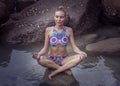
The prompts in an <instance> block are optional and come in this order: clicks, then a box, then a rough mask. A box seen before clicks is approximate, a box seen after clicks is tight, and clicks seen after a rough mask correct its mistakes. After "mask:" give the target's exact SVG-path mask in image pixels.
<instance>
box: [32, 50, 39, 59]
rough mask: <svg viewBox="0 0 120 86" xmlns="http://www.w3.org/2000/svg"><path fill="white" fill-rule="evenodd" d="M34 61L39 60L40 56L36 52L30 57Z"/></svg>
mask: <svg viewBox="0 0 120 86" xmlns="http://www.w3.org/2000/svg"><path fill="white" fill-rule="evenodd" d="M32 57H33V58H34V59H37V60H38V59H39V58H40V54H39V53H37V52H35V53H33V56H32Z"/></svg>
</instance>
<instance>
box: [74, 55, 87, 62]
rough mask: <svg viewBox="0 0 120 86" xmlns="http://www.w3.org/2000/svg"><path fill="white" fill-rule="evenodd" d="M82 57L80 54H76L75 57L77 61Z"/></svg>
mask: <svg viewBox="0 0 120 86" xmlns="http://www.w3.org/2000/svg"><path fill="white" fill-rule="evenodd" d="M84 58H85V57H83V56H81V55H79V54H77V55H76V59H77V61H78V62H80V61H82V60H83V59H84Z"/></svg>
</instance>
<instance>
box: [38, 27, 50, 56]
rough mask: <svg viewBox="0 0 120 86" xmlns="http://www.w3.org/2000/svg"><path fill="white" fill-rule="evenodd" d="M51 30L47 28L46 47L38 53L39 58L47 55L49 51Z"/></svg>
mask: <svg viewBox="0 0 120 86" xmlns="http://www.w3.org/2000/svg"><path fill="white" fill-rule="evenodd" d="M49 30H50V28H46V30H45V41H44V46H43V48H42V49H41V50H40V51H39V52H38V58H39V57H40V56H42V55H43V54H45V53H46V52H47V51H48V46H49V32H50V31H49Z"/></svg>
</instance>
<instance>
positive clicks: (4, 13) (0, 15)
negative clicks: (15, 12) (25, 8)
mask: <svg viewBox="0 0 120 86" xmlns="http://www.w3.org/2000/svg"><path fill="white" fill-rule="evenodd" d="M8 18H9V13H8V9H7V7H6V5H5V4H4V3H2V2H0V25H1V24H3V23H5V22H6V21H7V20H8Z"/></svg>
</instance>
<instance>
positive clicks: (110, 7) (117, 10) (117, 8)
mask: <svg viewBox="0 0 120 86" xmlns="http://www.w3.org/2000/svg"><path fill="white" fill-rule="evenodd" d="M102 4H103V16H102V18H101V19H102V22H103V23H105V24H116V25H119V24H120V0H102Z"/></svg>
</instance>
